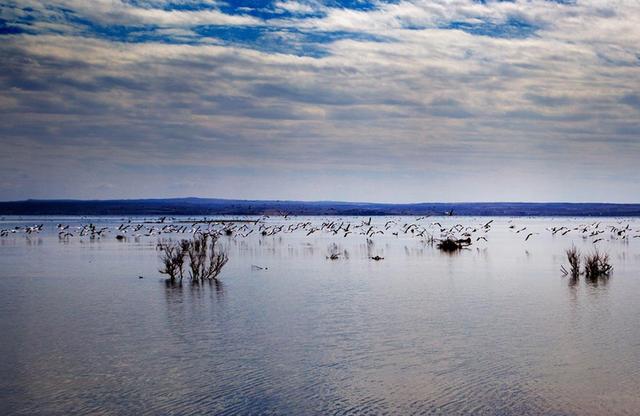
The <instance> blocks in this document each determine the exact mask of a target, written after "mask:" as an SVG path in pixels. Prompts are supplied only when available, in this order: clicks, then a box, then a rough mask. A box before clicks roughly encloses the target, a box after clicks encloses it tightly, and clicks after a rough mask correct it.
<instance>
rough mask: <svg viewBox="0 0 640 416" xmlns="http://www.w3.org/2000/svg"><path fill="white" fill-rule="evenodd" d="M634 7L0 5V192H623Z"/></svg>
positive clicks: (397, 197)
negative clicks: (0, 67)
mask: <svg viewBox="0 0 640 416" xmlns="http://www.w3.org/2000/svg"><path fill="white" fill-rule="evenodd" d="M638 21H640V5H639V4H638V3H637V2H635V1H614V2H607V3H606V4H603V3H602V2H595V1H594V2H589V1H586V2H582V1H577V2H550V1H537V0H532V1H515V2H496V1H483V2H479V1H468V0H453V1H444V0H441V1H423V0H412V1H397V2H382V1H369V2H365V1H357V0H353V1H346V2H338V1H334V2H318V1H300V2H295V1H251V2H249V1H235V2H222V1H203V0H199V1H189V0H180V1H163V0H148V1H122V0H120V1H119V0H109V1H107V0H97V1H92V2H86V1H82V0H57V1H47V2H42V1H35V0H20V1H6V0H5V2H3V3H2V5H0V36H1V38H2V42H1V43H0V56H2V61H1V62H2V63H1V64H0V65H2V71H0V85H1V86H2V88H1V89H0V108H1V112H0V117H1V120H0V121H1V125H0V144H1V145H2V148H3V152H2V156H0V158H1V162H2V163H1V165H0V198H1V199H16V198H26V197H80V198H110V197H150V196H183V195H197V196H212V197H233V198H291V199H342V200H370V201H398V202H400V201H402V202H411V201H427V200H442V201H460V200H534V201H540V200H563V201H596V200H602V201H620V202H625V201H628V202H631V201H633V202H638V201H639V200H640V192H639V191H640V186H638V182H639V181H638V180H639V179H640V173H638V172H640V171H639V170H638V169H637V167H636V166H637V159H638V156H639V155H640V47H639V46H638V45H640V26H639V25H637V22H638Z"/></svg>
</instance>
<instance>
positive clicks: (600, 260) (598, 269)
mask: <svg viewBox="0 0 640 416" xmlns="http://www.w3.org/2000/svg"><path fill="white" fill-rule="evenodd" d="M566 254H567V261H568V262H569V270H567V269H566V268H565V267H564V266H561V268H560V270H561V271H562V273H563V274H564V275H565V276H566V275H570V276H571V278H572V279H573V280H577V279H578V277H579V276H580V274H584V277H585V279H587V280H589V281H594V280H597V279H598V278H606V277H609V274H610V273H611V271H612V270H613V266H611V264H610V263H609V254H607V253H600V252H599V251H598V250H596V251H595V252H594V253H592V254H589V255H587V256H585V257H584V269H583V271H582V272H581V271H580V263H581V259H582V257H581V255H580V252H579V251H578V249H576V248H575V247H571V248H570V249H568V250H567V251H566Z"/></svg>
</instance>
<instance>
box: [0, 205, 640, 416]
mask: <svg viewBox="0 0 640 416" xmlns="http://www.w3.org/2000/svg"><path fill="white" fill-rule="evenodd" d="M237 219H240V220H242V221H243V222H237V223H234V225H233V227H235V228H234V229H233V230H234V232H233V234H232V235H231V236H226V235H223V236H221V237H220V242H221V243H222V245H223V247H224V249H225V250H226V251H227V252H228V254H229V262H228V264H227V265H226V266H225V267H224V269H223V271H222V273H221V275H220V283H218V284H216V283H211V284H208V283H207V284H202V285H192V284H190V283H189V282H188V281H186V280H185V282H184V283H183V284H182V285H181V286H178V285H173V286H171V285H167V284H166V283H165V276H163V275H161V274H160V273H159V272H158V270H159V268H160V261H159V257H158V256H159V251H158V249H157V243H158V241H159V240H160V239H167V238H172V239H179V238H186V237H187V236H188V235H189V234H188V233H189V231H191V229H193V228H194V226H193V225H192V223H191V221H192V220H193V219H189V218H175V219H173V220H171V221H173V223H175V224H176V225H175V226H176V227H183V226H184V227H185V228H186V229H187V230H186V231H185V232H184V233H181V234H178V233H176V232H169V233H163V234H161V235H157V231H158V230H161V227H162V226H164V225H166V223H162V224H158V223H155V224H154V223H152V222H153V221H158V219H157V218H151V217H150V218H146V219H145V218H131V219H122V218H108V217H93V218H86V217H82V218H81V217H4V218H2V220H1V221H0V228H2V229H5V230H7V232H6V235H4V236H3V237H0V282H1V283H2V290H0V314H1V316H2V318H3V319H2V320H1V321H0V333H1V334H2V340H1V342H0V357H1V358H0V375H1V377H0V414H3V415H58V414H59V415H67V414H181V415H182V414H194V415H196V414H319V415H320V414H321V415H325V414H340V415H342V414H438V415H458V414H468V415H478V414H483V415H539V414H545V415H603V414H607V415H637V414H638V412H639V410H638V409H640V395H639V394H638V392H640V325H638V323H639V322H640V302H639V300H640V250H639V248H640V238H634V236H636V235H640V219H638V218H626V219H618V218H499V217H497V218H482V217H457V216H453V217H428V218H420V219H417V218H415V217H374V218H372V219H371V225H369V218H368V217H367V218H360V217H341V218H331V217H308V218H307V217H305V218H301V217H288V218H284V217H269V218H262V219H260V217H226V218H216V220H221V221H222V220H224V221H231V220H237ZM129 220H130V221H131V223H130V224H131V225H130V227H129V228H128V232H129V233H128V234H127V237H126V239H125V240H124V241H119V240H117V239H116V235H118V234H122V233H121V231H119V230H118V229H117V228H118V227H119V226H121V224H129V222H128V221H129ZM256 220H260V222H254V221H256ZM245 221H246V222H245ZM389 221H395V222H393V223H389ZM490 221H491V222H490ZM330 222H333V223H334V224H347V223H351V224H352V225H351V227H352V228H350V230H351V231H353V232H352V233H350V234H348V235H347V236H346V237H345V236H344V235H343V234H344V232H343V229H342V230H341V231H340V232H338V233H334V232H331V231H327V230H326V229H324V230H323V229H319V230H317V231H315V232H313V233H311V234H310V235H307V233H308V230H310V229H315V228H322V223H325V224H326V223H330ZM489 222H490V223H489ZM89 223H93V224H95V225H96V228H97V229H100V228H103V227H107V228H106V229H105V231H104V232H103V233H102V236H101V237H95V238H90V236H87V235H85V236H83V237H80V236H79V230H78V228H77V227H80V226H82V225H85V224H89ZM300 223H306V224H307V225H305V226H304V227H305V228H304V229H303V228H298V229H295V225H296V224H300ZM363 223H365V224H366V225H363ZM412 223H416V226H415V227H411V225H410V224H412ZM487 223H489V225H487V226H485V225H486V224H487ZM40 224H42V225H43V226H42V230H41V231H39V232H38V231H37V230H34V231H33V232H31V233H26V232H25V231H24V229H25V228H24V227H29V226H36V225H40ZM57 224H64V225H69V228H68V229H66V230H65V231H64V232H71V233H72V234H73V236H66V237H64V234H62V237H60V236H59V232H62V231H60V230H59V229H58V227H57ZM135 224H141V225H142V228H141V229H140V230H139V231H138V232H136V233H134V232H133V231H131V230H132V229H133V228H134V225H135ZM229 224H230V223H227V225H226V226H227V227H229ZM405 224H407V225H405ZM456 224H461V227H460V228H459V230H460V231H459V234H462V233H463V232H464V230H468V232H469V233H470V234H471V235H472V238H471V241H472V244H471V246H469V247H468V248H467V249H464V250H460V251H458V252H455V253H444V252H441V251H440V250H438V249H437V248H436V247H435V245H434V244H433V243H432V242H430V241H429V240H428V239H427V238H426V236H427V235H432V236H434V237H435V238H436V239H437V238H439V237H440V235H441V234H442V231H441V229H447V230H450V229H451V227H454V226H455V225H456ZM281 226H282V229H281V230H280V231H279V232H274V234H273V235H262V233H261V229H260V228H259V227H262V230H265V229H266V230H268V232H267V234H270V233H271V232H272V231H274V230H277V228H275V227H281ZM562 226H564V227H567V228H566V230H569V231H567V232H566V233H565V229H563V230H561V231H556V232H555V233H554V232H553V231H552V230H557V229H558V228H560V227H562ZM15 227H21V228H19V229H17V230H16V229H15ZM151 227H153V229H154V230H155V231H154V233H153V234H152V235H146V234H151V233H150V232H149V229H150V228H151ZM203 227H204V225H203ZM214 227H218V228H221V227H224V226H223V225H221V224H219V223H218V224H215V225H214ZM240 227H244V228H240ZM332 227H333V229H335V225H334V226H332ZM370 227H374V228H373V229H375V230H380V231H383V232H384V233H378V234H376V235H373V236H370V238H367V236H365V235H361V234H360V233H363V232H365V231H367V230H368V229H370ZM387 227H388V228H387ZM467 227H469V228H467ZM554 227H555V228H554ZM523 228H525V229H524V230H522V229H523ZM407 229H408V231H407V232H406V233H405V230H407ZM421 229H422V230H427V232H426V233H424V234H423V235H422V236H416V234H417V233H418V232H419V231H418V230H421ZM472 229H475V231H472ZM11 230H13V231H15V232H11ZM173 230H174V231H175V229H173ZM251 230H253V231H252V232H251V233H250V234H249V232H250V231H251ZM288 230H293V231H291V232H285V231H288ZM411 230H413V232H412V231H411ZM519 230H522V231H519ZM585 230H586V231H585ZM620 230H624V231H622V232H620ZM636 230H637V231H636ZM594 231H595V232H597V233H598V234H595V235H591V233H593V232H594ZM393 232H396V233H398V235H397V236H396V235H394V234H393ZM456 232H458V231H457V230H456ZM135 234H138V236H137V237H136V236H135ZM246 234H249V235H247V236H246V237H244V235H246ZM369 234H371V233H369ZM529 234H531V235H529ZM563 234H564V235H563ZM480 237H485V238H486V241H485V240H484V239H479V238H480ZM527 237H529V238H528V239H527ZM600 238H601V239H602V240H601V241H597V242H596V243H594V242H593V241H595V240H598V239H600ZM525 240H526V241H525ZM572 245H575V246H576V247H577V248H578V249H580V250H581V251H582V252H583V253H590V252H592V251H593V250H594V248H595V247H598V249H599V250H600V251H601V252H607V253H609V255H610V261H611V264H612V265H613V272H612V273H611V276H610V277H609V278H608V279H606V278H603V279H597V280H594V281H586V280H585V279H584V278H580V279H579V281H577V282H575V281H572V280H571V279H570V278H568V277H563V274H562V273H561V271H560V269H561V266H563V265H564V266H565V267H566V265H567V261H566V256H565V250H566V249H568V248H570V247H571V246H572ZM331 254H337V256H336V257H337V259H336V260H331V259H329V258H328V257H329V256H330V255H331ZM374 256H380V257H382V258H383V259H381V260H379V261H375V260H372V259H371V257H374ZM140 276H142V278H140Z"/></svg>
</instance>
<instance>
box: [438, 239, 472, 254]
mask: <svg viewBox="0 0 640 416" xmlns="http://www.w3.org/2000/svg"><path fill="white" fill-rule="evenodd" d="M470 245H471V238H465V239H459V240H455V239H453V238H446V239H444V240H440V241H439V242H438V244H437V247H438V248H439V249H440V250H442V251H447V252H452V251H458V250H462V249H463V248H465V247H468V246H470Z"/></svg>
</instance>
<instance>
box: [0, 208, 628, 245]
mask: <svg viewBox="0 0 640 416" xmlns="http://www.w3.org/2000/svg"><path fill="white" fill-rule="evenodd" d="M283 217H284V220H285V221H279V220H278V217H275V218H274V217H269V216H267V215H265V216H262V217H260V218H256V219H250V220H235V221H231V220H216V221H213V220H211V221H209V220H206V219H205V220H193V221H189V222H186V221H181V220H176V219H175V218H167V217H161V218H159V219H157V220H153V221H143V222H137V223H136V222H133V221H132V220H131V219H129V220H126V221H124V222H121V223H120V224H119V225H117V226H113V225H112V226H108V225H98V224H93V223H88V224H81V225H75V226H71V225H70V224H62V223H60V224H57V228H56V232H57V234H58V238H59V239H60V240H63V241H67V240H69V239H71V238H74V237H80V238H89V239H90V240H99V239H104V238H114V237H115V238H116V239H117V240H120V241H124V240H127V239H129V238H134V239H139V238H142V237H153V236H162V235H167V236H170V235H189V234H192V235H195V234H198V233H208V234H210V235H216V236H222V235H225V236H229V237H231V238H247V237H249V236H251V235H254V236H262V237H270V236H277V235H282V234H298V235H302V236H306V237H310V236H317V235H322V234H325V235H329V236H335V237H339V238H346V237H347V236H349V235H353V236H362V237H364V238H366V239H367V240H369V239H374V238H375V237H376V236H384V235H386V236H392V237H410V238H417V239H420V240H423V241H427V242H434V241H438V240H445V239H453V240H457V241H464V242H466V243H468V244H471V243H479V242H481V241H483V242H488V241H489V237H488V236H489V232H490V231H491V230H492V227H493V226H494V224H495V223H494V220H493V219H491V220H489V221H486V222H482V223H479V224H475V225H464V224H462V223H456V224H453V225H446V224H445V225H443V223H445V221H444V220H441V219H438V218H437V217H430V216H422V217H416V218H412V219H411V220H412V221H406V220H407V217H395V218H393V219H386V218H383V220H386V221H385V222H382V221H376V222H373V221H372V218H371V217H369V218H368V219H358V220H355V219H354V218H350V219H325V220H323V221H311V220H309V219H305V220H304V221H295V217H293V218H290V217H289V216H288V215H285V216H283ZM507 227H508V229H509V231H511V232H512V233H514V234H515V235H517V236H521V238H522V240H524V241H529V240H530V239H532V238H535V237H537V236H538V235H539V234H540V232H538V231H533V230H529V229H528V226H522V227H520V226H518V225H516V223H515V220H514V219H510V220H508V221H507ZM43 230H44V224H36V225H26V226H15V227H13V228H7V229H0V237H7V236H11V235H16V234H25V235H27V236H31V235H34V234H39V233H41V232H42V231H43ZM545 230H546V231H547V232H549V233H550V234H551V235H553V236H556V235H558V236H567V235H569V236H570V237H580V238H582V239H585V240H587V241H591V242H592V243H593V244H597V243H599V242H601V241H604V240H628V239H631V238H640V229H633V228H632V227H631V225H630V223H628V222H627V223H624V222H623V221H618V222H617V223H615V224H608V225H606V224H604V223H603V222H601V221H595V222H592V223H588V224H579V225H573V226H571V227H569V226H567V225H562V226H553V227H548V228H545Z"/></svg>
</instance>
